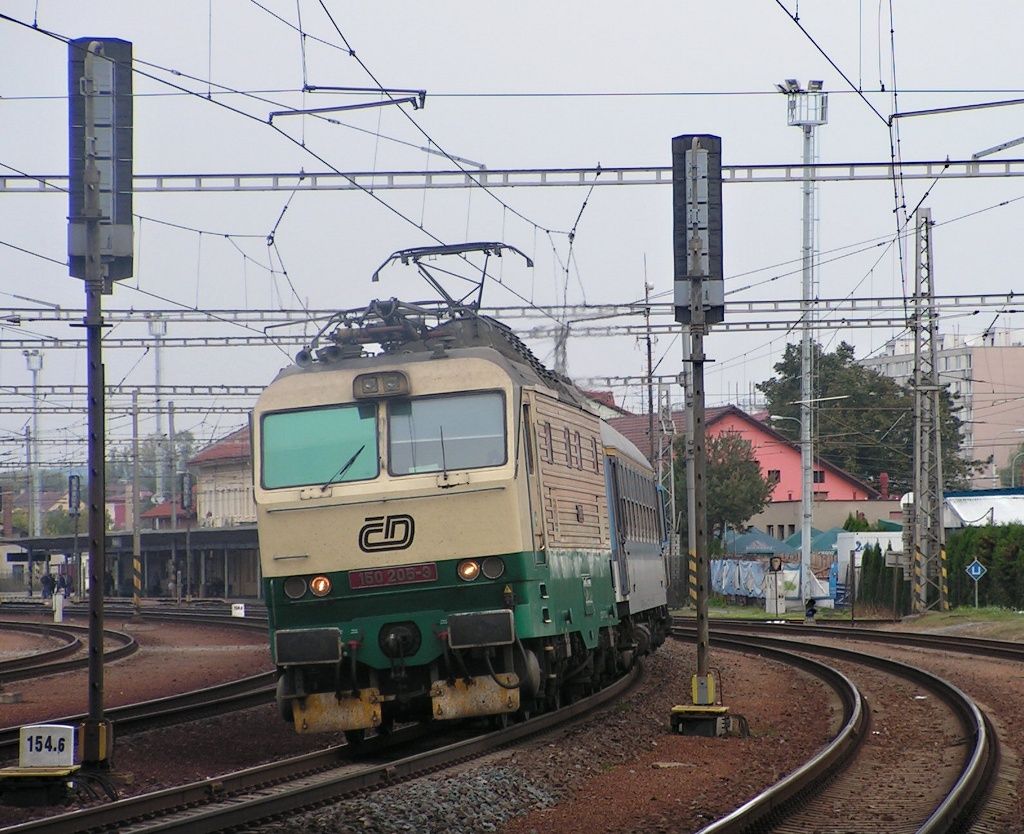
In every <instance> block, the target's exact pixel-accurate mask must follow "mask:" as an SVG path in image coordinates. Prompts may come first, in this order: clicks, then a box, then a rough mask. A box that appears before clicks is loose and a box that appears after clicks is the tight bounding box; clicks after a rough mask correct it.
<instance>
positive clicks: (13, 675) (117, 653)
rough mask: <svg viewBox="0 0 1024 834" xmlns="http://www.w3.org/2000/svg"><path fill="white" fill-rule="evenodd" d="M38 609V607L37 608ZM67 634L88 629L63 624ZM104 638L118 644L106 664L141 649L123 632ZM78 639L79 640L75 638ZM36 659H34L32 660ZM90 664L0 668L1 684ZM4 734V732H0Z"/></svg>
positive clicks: (81, 660) (106, 633)
mask: <svg viewBox="0 0 1024 834" xmlns="http://www.w3.org/2000/svg"><path fill="white" fill-rule="evenodd" d="M36 607H37V608H38V606H36ZM31 625H32V624H29V623H19V622H17V621H16V620H4V621H2V622H0V627H3V628H10V627H19V626H22V627H23V626H31ZM36 628H39V629H44V628H45V626H41V625H38V624H36ZM61 628H62V629H63V630H64V631H65V632H66V633H68V634H70V633H71V632H75V631H77V632H79V633H82V632H85V633H88V627H86V626H75V625H70V624H66V623H65V624H63V625H62V627H61ZM104 636H105V637H106V638H107V639H110V640H114V641H116V642H117V643H118V646H117V647H116V648H113V649H110V650H109V651H105V652H104V653H103V659H104V662H107V661H111V660H120V659H121V658H122V657H127V656H128V655H130V654H133V653H134V652H136V651H137V650H138V648H139V644H138V643H136V642H135V638H134V637H132V636H131V635H130V634H125V633H124V632H123V631H114V630H113V629H106V630H105V631H104ZM73 639H76V640H77V639H78V638H73ZM78 648H81V642H79V643H78V645H77V646H76V647H75V649H74V650H77V649H78ZM62 654H64V655H67V654H69V652H68V651H67V649H66V648H65V649H62ZM30 659H34V658H30ZM88 663H89V659H88V658H87V657H84V658H72V659H70V660H58V661H55V662H50V661H45V662H43V663H35V664H22V665H21V666H20V668H11V669H10V670H9V671H8V670H7V669H6V668H3V667H0V683H9V682H11V681H21V680H28V679H29V678H38V677H44V676H46V675H56V674H59V673H61V672H70V671H73V670H75V669H84V668H85V667H86V666H87V665H88ZM0 733H2V730H0Z"/></svg>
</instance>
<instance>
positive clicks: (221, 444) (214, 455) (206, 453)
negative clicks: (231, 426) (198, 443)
mask: <svg viewBox="0 0 1024 834" xmlns="http://www.w3.org/2000/svg"><path fill="white" fill-rule="evenodd" d="M250 455H251V450H250V448H249V427H248V426H242V428H240V429H237V430H236V431H233V432H231V434H229V435H227V436H226V437H222V438H221V439H220V440H216V441H214V442H213V443H211V444H210V445H209V446H207V447H206V448H205V449H202V450H200V451H199V453H198V454H196V455H195V456H194V457H192V458H191V459H190V460H189V462H188V465H189V466H202V465H203V464H204V463H216V462H218V461H225V460H249V457H250Z"/></svg>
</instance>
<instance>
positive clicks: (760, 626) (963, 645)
mask: <svg viewBox="0 0 1024 834" xmlns="http://www.w3.org/2000/svg"><path fill="white" fill-rule="evenodd" d="M886 622H888V621H886ZM693 623H694V620H693V618H691V617H674V618H673V624H674V625H676V626H679V627H688V626H689V627H692V626H693ZM710 623H711V628H712V630H713V631H715V632H729V633H746V632H752V631H754V632H758V633H761V632H766V633H769V634H785V635H788V636H790V637H798V636H799V637H818V638H832V639H839V640H858V641H863V642H868V643H879V644H883V645H889V646H893V647H898V648H906V647H907V646H915V647H918V648H923V649H936V650H939V651H944V652H956V653H958V654H970V655H974V656H982V657H993V658H1000V659H1003V660H1014V661H1018V662H1024V644H1022V643H1010V642H1008V641H1006V640H987V639H984V638H980V637H965V636H961V635H956V636H955V637H951V636H949V635H942V634H925V633H923V632H913V631H899V632H896V631H880V630H878V629H873V628H857V627H855V626H847V625H831V624H826V623H819V624H816V625H804V624H802V623H795V622H789V623H777V622H764V621H759V620H728V619H714V620H711V621H710Z"/></svg>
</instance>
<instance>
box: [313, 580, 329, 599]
mask: <svg viewBox="0 0 1024 834" xmlns="http://www.w3.org/2000/svg"><path fill="white" fill-rule="evenodd" d="M309 589H310V590H311V591H312V592H313V596H317V597H325V596H327V595H328V594H329V593H330V592H331V580H330V579H328V578H327V577H326V576H314V577H313V578H312V579H311V580H310V581H309Z"/></svg>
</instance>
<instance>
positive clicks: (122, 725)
mask: <svg viewBox="0 0 1024 834" xmlns="http://www.w3.org/2000/svg"><path fill="white" fill-rule="evenodd" d="M6 607H7V606H5V608H6ZM33 608H38V606H33ZM131 612H132V609H128V611H126V612H125V613H126V615H130V614H131ZM81 613H83V614H87V613H88V612H86V611H83V612H81ZM144 619H147V620H156V621H160V620H163V621H168V620H175V619H177V620H178V621H181V620H182V619H183V617H182V616H181V615H179V614H171V613H169V612H158V611H148V612H146V613H145V614H144ZM189 619H193V620H194V621H196V622H199V623H203V622H212V623H215V624H217V625H231V626H236V627H239V628H250V629H253V628H258V629H260V630H263V629H265V628H266V621H265V620H258V619H254V620H248V621H246V620H243V619H242V618H238V617H230V616H228V615H223V616H214V617H205V618H204V617H203V616H202V615H193V616H192V617H190V618H189ZM65 627H67V628H69V629H75V630H85V629H86V627H85V626H71V625H66V626H65ZM105 633H106V634H107V636H114V637H115V639H120V638H127V639H128V640H130V641H131V643H130V644H126V645H125V646H122V647H119V648H118V649H115V650H113V651H111V652H106V653H105V654H104V658H105V660H110V659H117V658H119V657H124V656H126V655H127V654H129V653H130V652H126V651H125V649H126V648H128V647H130V648H131V651H136V650H137V649H138V648H139V646H138V643H137V642H136V641H135V639H134V638H133V637H131V635H127V634H124V633H123V632H118V631H112V630H107V631H106V632H105ZM118 635H120V638H118ZM66 663H72V664H75V665H74V666H69V667H68V668H79V667H83V666H84V665H85V664H86V663H87V660H76V661H67V662H66ZM65 665H66V664H62V663H57V664H49V665H48V666H47V667H45V668H44V669H43V671H40V672H37V673H36V674H50V673H51V672H54V671H67V669H63V668H61V667H63V666H65ZM23 677H28V675H25V676H23ZM276 677H277V676H276V673H275V672H263V673H261V674H258V675H252V676H249V677H246V678H240V679H238V680H233V681H228V682H226V683H221V684H215V685H214V686H210V687H205V688H203V689H193V690H189V691H188V692H182V693H178V694H176V695H168V696H165V697H162V698H154V699H151V700H147V701H140V702H137V703H134V704H124V705H123V706H120V707H111V708H109V709H107V710H106V711H105V713H106V716H107V718H109V719H110V720H111V721H112V722H113V723H114V728H115V731H116V732H118V733H119V734H127V733H133V732H139V731H141V730H147V729H151V728H153V727H156V726H163V725H166V724H169V723H180V722H183V721H191V720H194V719H197V718H202V717H206V716H209V715H215V714H220V713H224V712H230V711H233V710H239V709H246V708H248V707H252V706H259V705H261V704H265V703H269V702H271V701H272V700H273V697H274V687H275V684H276ZM85 718H86V716H85V715H84V714H77V715H68V716H64V717H61V718H54V719H48V722H49V723H56V724H72V725H76V724H78V723H80V722H81V721H83V720H84V719H85ZM19 730H20V727H4V728H0V759H3V758H5V757H12V756H13V755H15V753H16V751H17V746H18V733H19Z"/></svg>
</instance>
